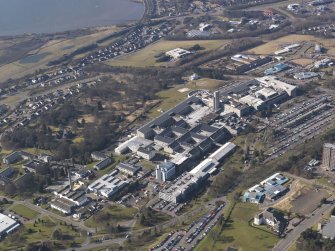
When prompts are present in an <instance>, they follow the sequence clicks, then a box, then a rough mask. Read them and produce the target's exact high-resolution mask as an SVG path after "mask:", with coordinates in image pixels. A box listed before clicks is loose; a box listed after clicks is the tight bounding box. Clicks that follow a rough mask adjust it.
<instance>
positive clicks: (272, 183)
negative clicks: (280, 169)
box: [242, 173, 288, 204]
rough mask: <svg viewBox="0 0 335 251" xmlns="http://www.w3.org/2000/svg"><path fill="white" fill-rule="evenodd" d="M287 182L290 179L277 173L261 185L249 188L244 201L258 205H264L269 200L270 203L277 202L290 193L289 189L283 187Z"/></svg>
mask: <svg viewBox="0 0 335 251" xmlns="http://www.w3.org/2000/svg"><path fill="white" fill-rule="evenodd" d="M286 182H288V178H286V177H285V176H283V175H282V174H280V173H275V174H274V175H272V176H270V177H269V178H267V179H265V180H263V181H262V182H260V183H259V184H257V185H255V186H253V187H251V188H249V189H248V191H246V192H245V193H244V195H243V198H242V200H243V201H244V202H251V203H257V204H258V203H262V202H263V200H264V199H268V200H269V201H274V200H277V199H278V198H279V197H281V196H283V195H284V194H285V193H286V192H287V191H288V188H287V187H285V186H283V184H285V183H286Z"/></svg>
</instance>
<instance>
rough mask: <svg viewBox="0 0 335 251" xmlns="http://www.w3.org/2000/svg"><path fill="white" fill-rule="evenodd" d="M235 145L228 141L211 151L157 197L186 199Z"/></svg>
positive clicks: (179, 200) (172, 200) (174, 200)
mask: <svg viewBox="0 0 335 251" xmlns="http://www.w3.org/2000/svg"><path fill="white" fill-rule="evenodd" d="M235 148H236V145H235V144H234V143H231V142H228V143H226V144H224V145H223V146H221V147H220V148H219V149H217V150H216V151H215V152H214V153H212V154H211V155H210V156H209V157H208V158H207V159H205V160H204V161H202V162H201V163H200V164H199V165H197V166H195V167H194V168H193V169H192V170H191V171H190V172H185V173H184V174H182V175H181V176H179V177H178V178H177V179H175V180H174V181H173V182H172V183H171V184H169V185H167V186H166V187H165V188H164V189H163V190H162V191H160V192H159V198H161V199H163V200H166V201H171V202H173V203H179V202H182V201H185V200H187V199H188V198H189V197H190V196H192V195H194V193H195V192H196V191H197V189H198V188H199V186H200V184H201V183H202V182H203V181H205V180H206V179H208V177H209V176H210V175H211V174H213V173H214V172H215V171H217V167H218V166H219V164H220V163H222V161H223V160H224V159H225V158H226V157H227V156H229V155H230V154H231V153H232V152H233V151H234V149H235Z"/></svg>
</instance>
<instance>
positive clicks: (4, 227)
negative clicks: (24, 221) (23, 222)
mask: <svg viewBox="0 0 335 251" xmlns="http://www.w3.org/2000/svg"><path fill="white" fill-rule="evenodd" d="M19 226H20V223H19V222H17V221H16V220H14V219H12V218H11V217H9V216H7V215H5V214H2V213H0V238H3V237H5V236H6V235H8V234H10V233H12V232H13V231H15V230H16V229H17V228H18V227H19Z"/></svg>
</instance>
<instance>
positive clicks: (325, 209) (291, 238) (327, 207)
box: [272, 196, 335, 251]
mask: <svg viewBox="0 0 335 251" xmlns="http://www.w3.org/2000/svg"><path fill="white" fill-rule="evenodd" d="M334 198H335V196H333V197H331V198H330V199H331V200H332V199H334ZM333 207H334V205H333V204H332V203H329V204H323V205H322V206H321V207H320V208H317V209H316V210H315V211H314V212H313V213H312V215H311V216H310V217H309V218H306V219H305V220H303V221H302V222H301V223H300V224H299V225H298V226H296V227H295V228H294V229H293V230H292V231H291V232H290V233H288V234H287V235H286V237H285V238H284V239H282V240H280V241H279V242H278V243H277V245H276V246H275V247H274V248H273V249H272V251H283V250H288V249H289V248H290V247H291V246H292V245H293V244H294V242H295V241H296V240H297V239H298V238H299V237H300V235H301V233H302V232H304V231H305V230H306V229H308V228H310V227H312V226H313V225H314V224H317V223H318V222H319V221H320V220H321V219H322V216H323V215H324V214H327V213H329V212H330V211H331V210H332V209H333Z"/></svg>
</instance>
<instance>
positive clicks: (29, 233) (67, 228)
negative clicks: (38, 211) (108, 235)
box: [0, 216, 86, 250]
mask: <svg viewBox="0 0 335 251" xmlns="http://www.w3.org/2000/svg"><path fill="white" fill-rule="evenodd" d="M85 239H86V232H81V231H80V230H79V229H78V228H76V227H74V226H72V225H70V224H67V223H66V222H63V221H59V220H57V219H55V218H53V217H50V216H44V217H40V218H37V219H36V220H34V222H31V223H26V224H25V225H24V226H21V227H20V229H19V230H18V231H16V232H15V233H13V234H11V235H9V236H8V237H7V238H6V239H5V240H4V241H2V242H1V243H0V250H21V248H22V250H23V249H24V248H25V247H27V246H30V245H33V244H34V243H40V242H41V241H46V242H48V241H49V242H50V243H51V244H50V245H52V250H63V249H66V248H71V247H76V246H78V245H79V244H81V243H83V242H84V241H85ZM28 243H29V245H28Z"/></svg>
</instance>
